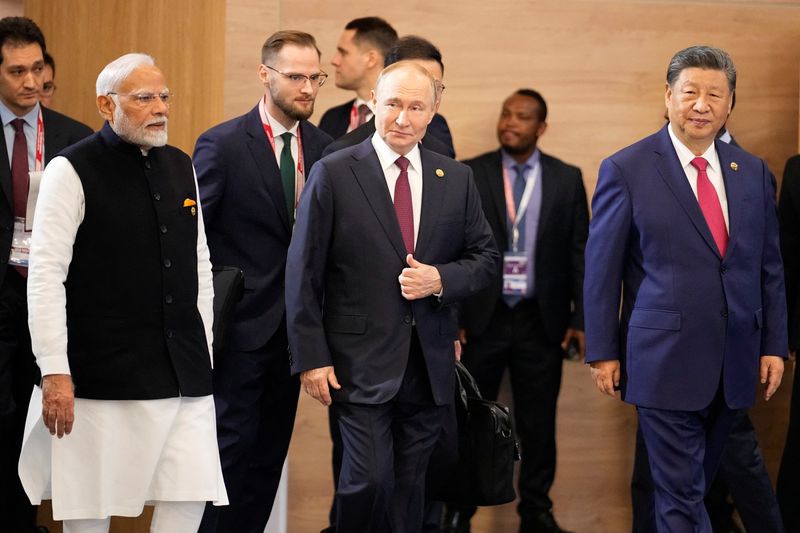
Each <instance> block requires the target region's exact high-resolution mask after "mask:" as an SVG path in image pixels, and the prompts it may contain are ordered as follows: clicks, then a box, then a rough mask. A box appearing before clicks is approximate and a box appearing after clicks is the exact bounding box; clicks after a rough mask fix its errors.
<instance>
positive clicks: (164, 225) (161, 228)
mask: <svg viewBox="0 0 800 533" xmlns="http://www.w3.org/2000/svg"><path fill="white" fill-rule="evenodd" d="M158 229H160V230H161V233H166V232H167V226H166V224H161V227H160V228H158Z"/></svg>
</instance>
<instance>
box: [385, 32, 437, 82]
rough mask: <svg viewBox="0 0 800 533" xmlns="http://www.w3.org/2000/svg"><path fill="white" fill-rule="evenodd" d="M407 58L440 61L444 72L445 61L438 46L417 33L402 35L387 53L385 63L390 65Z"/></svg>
mask: <svg viewBox="0 0 800 533" xmlns="http://www.w3.org/2000/svg"><path fill="white" fill-rule="evenodd" d="M405 59H425V60H432V61H436V62H437V63H439V66H440V67H442V74H444V63H442V53H441V52H440V51H439V49H438V48H436V47H435V46H434V45H433V43H431V42H430V41H428V40H426V39H423V38H422V37H417V36H416V35H406V36H405V37H400V38H399V39H397V42H395V43H394V46H392V49H391V50H389V53H388V54H386V60H385V61H384V64H385V65H386V66H387V67H388V66H389V65H391V64H392V63H397V62H398V61H403V60H405Z"/></svg>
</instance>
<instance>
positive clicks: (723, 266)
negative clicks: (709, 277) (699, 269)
mask: <svg viewBox="0 0 800 533" xmlns="http://www.w3.org/2000/svg"><path fill="white" fill-rule="evenodd" d="M727 271H728V267H726V266H725V265H722V266H721V267H719V273H720V274H724V273H725V272H727Z"/></svg>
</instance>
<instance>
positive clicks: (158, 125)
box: [20, 54, 227, 533]
mask: <svg viewBox="0 0 800 533" xmlns="http://www.w3.org/2000/svg"><path fill="white" fill-rule="evenodd" d="M96 89H97V108H98V110H99V112H100V115H101V116H102V117H103V118H104V119H105V121H106V122H105V124H104V125H103V128H102V129H101V130H100V131H99V132H98V133H95V134H94V135H92V136H90V137H88V138H87V139H85V140H83V141H81V142H79V143H77V144H75V145H73V146H71V147H69V148H67V149H65V150H63V151H62V152H61V153H60V154H59V156H58V157H56V158H54V159H53V160H52V161H51V162H50V164H48V166H47V169H46V170H45V172H44V177H43V179H42V184H41V189H40V193H39V200H38V204H37V209H36V219H35V221H34V224H33V239H32V243H31V252H30V276H29V278H28V303H29V312H30V319H29V323H30V330H31V339H32V343H33V351H34V353H35V354H36V361H37V363H38V365H39V368H40V369H41V372H42V376H43V378H42V385H41V389H39V388H38V387H36V388H35V389H34V392H33V395H32V396H31V401H30V409H29V416H28V420H27V426H26V428H25V429H26V433H25V434H26V441H25V442H24V443H23V449H22V455H21V457H20V477H21V479H22V482H23V485H24V487H25V490H26V492H27V494H28V496H29V497H30V498H31V501H33V502H35V503H39V502H40V501H41V499H42V498H46V497H48V496H50V495H52V500H53V517H54V518H55V519H56V520H63V521H64V531H65V533H105V532H108V529H109V525H110V520H111V516H112V515H115V516H138V515H140V514H141V512H142V509H143V506H144V505H145V503H146V502H155V510H154V513H153V519H152V525H151V528H150V531H152V532H154V533H156V532H161V533H175V532H184V531H186V532H189V531H196V530H197V527H198V526H199V524H200V520H201V519H202V516H203V511H204V509H205V502H206V501H212V502H214V503H216V504H220V505H224V504H226V503H227V497H226V493H225V486H224V483H223V478H222V471H221V468H220V462H219V450H218V449H217V442H216V431H215V412H214V398H213V396H212V378H211V367H212V360H211V346H212V341H213V339H212V329H211V328H212V321H213V316H212V314H213V311H212V299H213V288H212V280H211V263H210V261H209V252H208V246H207V245H206V238H205V231H204V228H203V218H202V213H201V212H200V211H199V209H200V204H199V198H198V192H197V184H196V182H195V179H194V173H193V170H192V163H191V160H190V158H189V156H188V155H187V154H185V153H183V152H181V151H180V150H178V149H177V148H174V147H172V146H168V145H167V144H166V143H167V121H168V115H169V103H170V97H171V95H170V92H169V89H168V88H167V83H166V80H165V78H164V75H163V74H162V73H161V71H160V70H159V69H158V67H156V66H155V64H154V62H153V59H152V58H151V57H150V56H148V55H145V54H126V55H124V56H122V57H120V58H118V59H116V60H115V61H112V62H111V63H109V64H108V65H106V67H105V68H104V69H103V70H102V72H100V75H99V76H98V78H97V84H96Z"/></svg>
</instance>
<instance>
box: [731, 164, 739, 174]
mask: <svg viewBox="0 0 800 533" xmlns="http://www.w3.org/2000/svg"><path fill="white" fill-rule="evenodd" d="M731 170H733V171H734V172H736V171H737V170H739V164H738V163H731Z"/></svg>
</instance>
